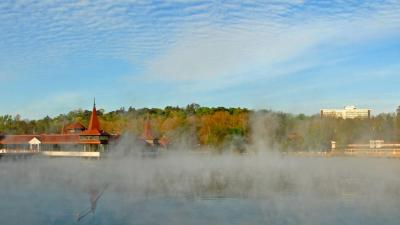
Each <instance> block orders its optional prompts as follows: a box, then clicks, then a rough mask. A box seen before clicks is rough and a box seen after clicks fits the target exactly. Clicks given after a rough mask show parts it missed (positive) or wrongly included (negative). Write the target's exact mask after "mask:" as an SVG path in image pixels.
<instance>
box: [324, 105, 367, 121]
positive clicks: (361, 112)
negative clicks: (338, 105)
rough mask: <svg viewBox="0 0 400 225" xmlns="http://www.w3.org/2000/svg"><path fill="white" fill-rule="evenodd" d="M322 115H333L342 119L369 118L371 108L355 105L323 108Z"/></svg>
mask: <svg viewBox="0 0 400 225" xmlns="http://www.w3.org/2000/svg"><path fill="white" fill-rule="evenodd" d="M320 114H321V117H333V118H341V119H369V118H370V117H371V110H370V109H358V108H356V107H355V106H346V107H344V109H321V111H320Z"/></svg>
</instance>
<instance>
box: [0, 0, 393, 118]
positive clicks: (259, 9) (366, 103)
mask: <svg viewBox="0 0 400 225" xmlns="http://www.w3.org/2000/svg"><path fill="white" fill-rule="evenodd" d="M0 84H1V92H2V98H0V115H4V114H11V115H16V114H19V115H21V116H22V117H23V118H29V119H36V118H42V117H44V116H46V115H49V116H56V115H58V114H61V113H67V112H69V111H71V110H75V109H78V108H82V109H91V107H92V104H93V98H94V97H95V98H96V103H97V107H98V108H102V109H104V110H105V111H112V110H115V109H119V108H120V107H125V108H127V107H129V106H132V107H135V108H142V107H161V108H163V107H165V106H168V105H171V106H177V105H178V106H186V105H187V104H190V103H198V104H200V105H204V106H225V107H247V108H251V109H272V110H277V111H284V112H291V113H305V114H315V113H318V112H319V110H320V109H321V108H342V107H344V106H345V105H356V106H358V107H359V108H370V109H372V112H373V114H378V113H381V112H388V113H391V112H394V111H395V110H396V108H397V107H398V106H399V105H400V90H399V87H400V0H392V1H389V0H388V1H385V0H371V1H367V0H362V1H361V0H357V1H345V0H333V1H325V0H310V1H308V0H273V1H268V0H265V1H245V0H241V1H235V0H230V1H219V0H210V1H206V0H199V1H197V0H171V1H140V0H121V1H116V0H101V1H83V0H82V1H71V0H68V1H67V0H65V1H64V0H62V1H60V0H42V1H39V0H13V1H11V0H10V1H9V0H2V1H0Z"/></svg>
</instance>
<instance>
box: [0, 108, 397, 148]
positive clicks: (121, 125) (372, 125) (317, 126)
mask: <svg viewBox="0 0 400 225" xmlns="http://www.w3.org/2000/svg"><path fill="white" fill-rule="evenodd" d="M97 113H98V115H99V118H100V122H101V126H102V128H103V129H104V130H106V131H107V132H109V133H115V134H117V133H118V134H122V133H126V134H127V135H136V136H140V134H141V133H142V132H143V127H144V122H145V121H146V120H147V119H150V121H151V124H152V130H153V134H154V135H155V136H158V137H162V136H165V137H166V138H167V139H168V140H170V141H171V143H183V144H186V145H188V146H212V147H214V148H215V149H219V150H224V149H233V150H236V151H245V149H246V146H247V145H248V144H262V146H264V147H266V148H272V149H278V150H281V151H314V150H317V151H320V150H327V149H329V148H330V142H331V141H332V140H335V141H336V142H337V145H338V146H343V145H346V144H349V143H366V142H368V140H370V139H382V140H385V141H387V142H400V117H398V116H396V115H395V114H394V113H393V114H380V115H378V116H375V117H372V118H370V119H364V120H361V119H348V120H343V119H334V118H320V116H319V115H312V116H307V115H304V114H298V115H295V114H290V113H284V112H274V111H270V110H258V111H254V110H248V109H246V108H225V107H203V106H200V105H198V104H190V105H187V106H186V107H173V106H168V107H165V108H164V109H159V108H141V109H135V108H132V107H129V108H128V109H125V108H120V109H118V110H115V111H111V112H105V111H104V110H102V109H100V110H98V111H97ZM90 114H91V111H89V110H82V109H79V110H74V111H71V112H69V113H67V114H60V115H58V116H56V117H53V118H51V117H48V116H46V117H45V118H43V119H38V120H25V119H21V118H20V117H19V116H18V115H17V116H10V115H5V116H0V133H4V134H41V133H60V132H61V130H62V128H63V126H65V125H67V124H69V123H72V122H75V121H77V122H80V123H82V124H83V125H87V124H88V121H89V118H90Z"/></svg>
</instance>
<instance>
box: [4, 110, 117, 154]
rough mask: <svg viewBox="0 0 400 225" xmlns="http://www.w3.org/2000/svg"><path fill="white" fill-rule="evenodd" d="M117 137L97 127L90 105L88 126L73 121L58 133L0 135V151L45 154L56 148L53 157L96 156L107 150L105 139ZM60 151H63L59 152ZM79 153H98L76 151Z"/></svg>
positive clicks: (95, 112) (96, 120)
mask: <svg viewBox="0 0 400 225" xmlns="http://www.w3.org/2000/svg"><path fill="white" fill-rule="evenodd" d="M117 138H118V135H110V134H109V133H107V132H105V131H103V130H102V129H101V126H100V121H99V118H98V117H97V111H96V105H95V104H94V105H93V110H92V114H91V116H90V122H89V126H88V129H86V128H85V126H83V125H82V124H81V123H79V122H75V123H72V124H69V125H68V126H65V127H64V128H63V129H62V132H61V134H40V135H36V134H32V135H0V150H4V151H7V150H12V151H34V152H44V153H48V154H49V155H52V154H50V153H52V152H55V151H58V154H55V155H57V156H86V155H88V156H89V157H90V156H91V155H93V156H94V155H96V157H99V156H100V153H102V152H106V151H107V146H108V144H109V141H110V140H114V139H117ZM61 152H65V154H60V153H61ZM71 152H75V153H76V154H71ZM82 152H89V153H98V154H86V155H85V154H78V153H82Z"/></svg>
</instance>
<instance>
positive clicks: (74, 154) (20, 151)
mask: <svg viewBox="0 0 400 225" xmlns="http://www.w3.org/2000/svg"><path fill="white" fill-rule="evenodd" d="M0 154H2V155H19V154H21V155H22V154H40V155H44V156H51V157H86V158H100V152H84V151H39V150H28V149H0Z"/></svg>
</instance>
